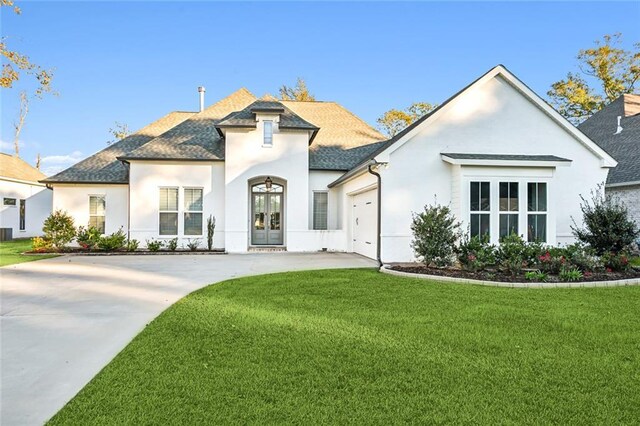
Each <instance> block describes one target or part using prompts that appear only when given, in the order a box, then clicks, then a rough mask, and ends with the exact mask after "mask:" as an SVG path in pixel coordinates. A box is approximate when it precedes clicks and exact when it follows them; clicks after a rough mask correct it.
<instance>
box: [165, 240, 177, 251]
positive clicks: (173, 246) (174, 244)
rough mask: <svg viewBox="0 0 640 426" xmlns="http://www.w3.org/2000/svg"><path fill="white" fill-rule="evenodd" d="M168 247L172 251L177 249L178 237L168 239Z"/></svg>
mask: <svg viewBox="0 0 640 426" xmlns="http://www.w3.org/2000/svg"><path fill="white" fill-rule="evenodd" d="M167 248H168V249H169V250H171V251H176V249H177V248H178V239H177V238H172V239H170V240H169V241H167Z"/></svg>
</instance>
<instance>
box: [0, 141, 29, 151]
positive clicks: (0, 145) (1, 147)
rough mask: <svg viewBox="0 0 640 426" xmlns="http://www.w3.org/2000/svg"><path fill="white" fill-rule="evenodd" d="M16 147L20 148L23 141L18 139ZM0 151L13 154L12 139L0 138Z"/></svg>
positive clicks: (22, 145) (22, 146)
mask: <svg viewBox="0 0 640 426" xmlns="http://www.w3.org/2000/svg"><path fill="white" fill-rule="evenodd" d="M18 147H19V148H20V149H22V148H24V142H23V141H18ZM0 151H2V152H6V153H8V154H13V141H5V140H2V139H0Z"/></svg>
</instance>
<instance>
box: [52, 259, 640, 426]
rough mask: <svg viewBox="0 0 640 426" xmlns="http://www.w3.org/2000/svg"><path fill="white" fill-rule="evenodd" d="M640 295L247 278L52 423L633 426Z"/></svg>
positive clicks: (202, 301) (160, 325)
mask: <svg viewBox="0 0 640 426" xmlns="http://www.w3.org/2000/svg"><path fill="white" fill-rule="evenodd" d="M639 317H640V287H618V288H596V289H550V290H531V289H529V290H526V289H508V288H494V287H482V286H468V285H459V284H442V283H435V282H429V281H424V280H414V279H407V278H399V277H394V276H389V275H384V274H380V273H378V272H376V271H373V270H334V271H314V272H293V273H285V274H276V275H266V276H258V277H251V278H243V279H235V280H231V281H226V282H224V283H221V284H217V285H213V286H210V287H207V288H205V289H202V290H200V291H198V292H195V293H193V294H191V295H190V296H188V297H186V298H184V299H182V300H181V301H179V302H178V303H176V304H175V305H174V306H172V307H171V308H169V309H168V310H167V311H165V312H164V313H163V314H162V315H160V317H158V318H157V319H156V320H154V321H153V322H152V323H151V324H149V325H148V326H147V327H146V329H145V330H144V331H143V332H142V333H141V334H140V335H139V336H138V337H136V338H135V339H134V340H133V341H132V342H131V343H130V344H129V345H128V346H127V347H126V349H124V350H123V351H122V352H121V353H120V354H119V355H118V356H117V357H116V358H115V359H114V360H113V361H112V362H111V363H110V364H109V365H108V366H107V367H105V368H104V370H103V371H102V372H101V373H100V374H99V375H98V376H97V377H95V378H94V379H93V380H92V381H91V382H90V383H89V384H88V385H87V386H86V387H85V388H84V389H83V390H82V391H81V392H80V393H79V394H78V395H77V396H76V397H75V398H74V399H73V400H72V401H71V402H69V404H68V405H67V406H65V407H64V408H63V409H62V410H61V411H60V412H59V413H58V414H57V415H56V416H55V417H54V418H53V419H52V421H51V423H52V424H229V423H234V424H235V423H238V424H245V423H252V424H264V423H269V424H272V423H292V424H306V423H313V424H320V423H330V424H346V423H351V424H391V423H479V424H494V423H510V424H521V423H529V424H533V423H535V424H548V423H555V424H566V423H570V424H584V423H586V424H624V423H626V424H631V423H635V422H637V420H638V419H640V400H639V399H638V398H639V395H640V327H639V326H638V318H639Z"/></svg>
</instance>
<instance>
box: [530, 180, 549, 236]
mask: <svg viewBox="0 0 640 426" xmlns="http://www.w3.org/2000/svg"><path fill="white" fill-rule="evenodd" d="M530 184H534V185H535V188H536V210H529V185H530ZM540 184H544V185H545V198H546V201H545V204H546V206H545V209H544V210H538V209H539V207H540V200H539V198H538V186H539V185H540ZM526 185H527V191H526V192H527V198H526V200H525V202H526V209H525V223H526V227H525V229H526V233H527V235H526V236H525V239H526V240H527V241H530V240H529V216H530V215H536V216H544V217H545V227H544V228H545V229H544V231H545V235H544V239H543V240H542V241H541V242H543V243H546V242H547V241H548V240H549V183H548V182H544V181H538V180H530V181H528V182H527V184H526Z"/></svg>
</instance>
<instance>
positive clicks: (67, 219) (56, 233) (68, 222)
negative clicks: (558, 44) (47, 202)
mask: <svg viewBox="0 0 640 426" xmlns="http://www.w3.org/2000/svg"><path fill="white" fill-rule="evenodd" d="M42 231H43V232H44V239H45V240H47V241H50V242H51V245H52V246H53V247H54V248H55V249H61V248H63V247H64V246H66V245H67V244H69V243H70V242H71V241H72V240H73V238H74V237H75V236H76V228H75V226H74V223H73V218H72V217H71V216H69V215H68V214H67V213H66V212H64V211H62V210H56V211H54V212H53V213H51V214H50V215H49V217H48V218H47V219H45V221H44V226H43V227H42Z"/></svg>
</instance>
